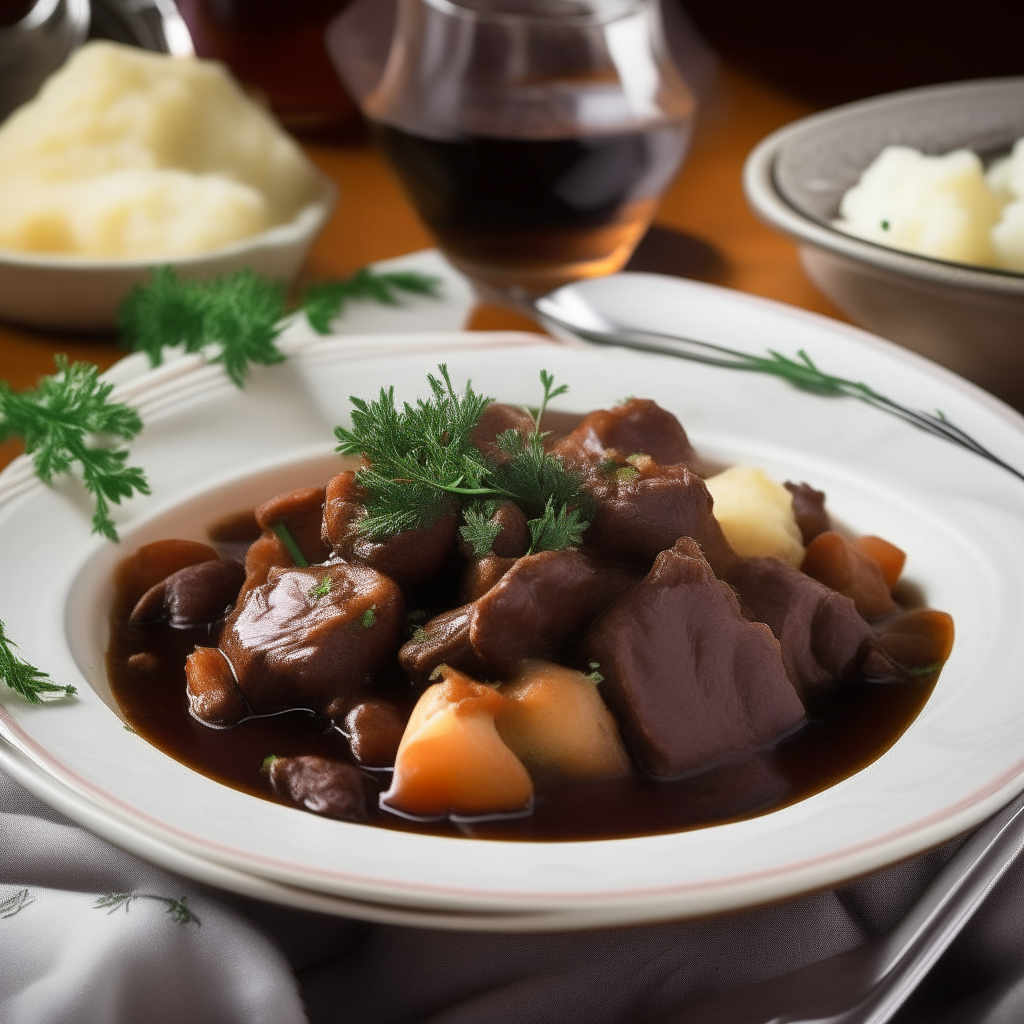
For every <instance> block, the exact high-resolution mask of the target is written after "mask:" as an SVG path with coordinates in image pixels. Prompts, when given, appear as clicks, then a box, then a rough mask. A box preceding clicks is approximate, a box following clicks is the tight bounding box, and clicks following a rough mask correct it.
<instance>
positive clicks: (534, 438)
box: [334, 364, 589, 554]
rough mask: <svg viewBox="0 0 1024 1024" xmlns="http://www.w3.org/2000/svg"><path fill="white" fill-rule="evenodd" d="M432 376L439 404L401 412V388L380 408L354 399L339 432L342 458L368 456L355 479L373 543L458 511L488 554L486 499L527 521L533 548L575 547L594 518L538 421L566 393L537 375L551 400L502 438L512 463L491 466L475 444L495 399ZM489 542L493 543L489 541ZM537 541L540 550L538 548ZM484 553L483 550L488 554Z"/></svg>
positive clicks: (388, 393)
mask: <svg viewBox="0 0 1024 1024" xmlns="http://www.w3.org/2000/svg"><path fill="white" fill-rule="evenodd" d="M438 373H439V376H436V377H435V376H434V374H432V373H431V374H427V383H428V384H429V385H430V390H431V392H432V395H433V397H432V398H431V399H422V398H421V399H419V400H418V401H417V402H416V404H415V405H410V404H409V403H408V402H406V403H404V405H403V407H402V408H401V409H399V408H397V406H396V405H395V391H394V388H387V389H385V388H381V391H380V395H379V396H378V398H377V399H376V401H373V402H366V401H364V400H363V399H361V398H356V397H354V396H353V397H352V398H350V401H351V403H352V406H353V412H352V426H351V427H350V428H347V427H336V428H335V431H334V433H335V436H336V437H337V438H338V441H339V442H340V443H339V444H338V447H337V449H336V451H338V452H339V453H340V454H342V455H362V456H364V459H365V463H366V464H365V465H364V466H363V467H362V468H361V469H359V470H358V471H357V472H356V479H357V480H358V482H359V484H360V485H361V486H362V487H363V488H364V489H365V490H366V509H367V515H366V518H365V519H363V520H362V521H361V523H360V529H361V530H362V531H363V532H364V533H366V534H367V535H368V536H370V537H372V538H375V539H385V538H387V537H393V536H394V535H395V534H397V533H401V532H402V531H403V530H411V529H417V528H420V527H425V526H429V525H431V524H432V523H434V522H436V521H437V520H438V519H439V518H440V517H441V516H442V515H444V514H445V513H447V512H449V511H451V509H452V508H453V506H457V507H461V508H462V509H463V510H464V514H465V518H466V526H467V527H468V528H469V535H468V536H467V535H466V534H465V533H464V534H463V537H464V538H465V539H466V540H467V541H468V542H469V543H470V544H471V545H473V547H474V550H483V551H484V553H485V554H486V552H487V551H489V550H490V542H493V539H494V536H497V531H496V530H491V529H489V528H488V527H487V524H486V522H485V520H490V518H491V516H492V515H493V509H490V510H489V511H488V508H487V507H486V505H485V504H484V503H486V502H487V501H488V499H508V500H510V501H513V502H515V503H516V504H517V505H518V506H519V507H520V508H521V509H522V510H523V511H524V512H525V513H526V514H527V515H529V516H534V517H536V519H534V520H531V521H530V527H531V536H533V538H534V547H533V548H531V550H559V549H560V548H562V547H568V546H570V545H572V544H578V543H579V540H580V537H581V535H582V533H583V531H584V530H585V529H586V528H587V526H588V525H589V524H588V522H587V520H586V518H585V516H586V513H587V511H588V509H589V503H588V501H587V498H586V495H585V494H584V493H583V491H582V488H581V483H580V480H579V478H578V477H577V476H576V475H575V474H573V473H571V472H570V471H569V470H568V469H566V467H565V466H564V465H563V464H562V463H561V462H560V461H559V460H558V459H557V458H555V457H554V456H553V455H551V454H550V453H548V452H547V451H545V450H544V434H543V432H542V431H541V429H540V420H541V416H543V414H544V410H545V408H546V407H547V405H548V402H549V401H550V400H551V399H552V398H555V397H557V396H559V395H562V394H565V392H566V391H567V390H568V388H567V387H566V386H565V385H564V384H563V385H559V386H558V387H555V384H554V378H553V377H552V375H551V374H550V373H548V372H547V371H546V370H542V371H541V374H540V380H541V384H542V385H543V387H544V397H543V400H542V401H541V404H540V406H539V407H538V408H537V409H536V411H535V412H534V414H533V415H534V429H533V430H532V431H531V432H530V433H529V434H527V435H524V434H523V433H521V432H520V431H517V430H507V431H505V433H503V434H501V435H499V437H498V438H497V439H496V443H497V446H498V448H499V450H500V451H501V452H502V454H504V455H506V456H507V457H508V461H507V462H505V463H504V464H503V465H501V466H496V465H494V464H493V463H491V462H490V461H489V460H488V459H487V458H485V457H484V455H483V454H482V453H481V452H480V451H479V450H478V449H477V448H476V447H475V446H474V445H473V444H472V441H471V435H472V432H473V428H474V427H475V426H476V424H477V421H478V420H479V419H480V416H481V415H482V414H483V411H484V410H485V409H486V408H487V406H488V405H490V403H491V401H492V399H490V398H487V397H485V396H483V395H481V394H478V393H477V392H476V391H474V390H473V386H472V382H468V381H467V383H466V386H465V388H464V389H463V391H462V392H461V393H460V392H457V391H456V390H455V387H454V385H453V384H452V381H451V377H450V375H449V373H448V367H447V366H445V365H444V364H442V365H441V366H439V367H438ZM489 532H490V533H491V534H492V535H491V536H490V538H489V540H488V537H487V534H488V533H489ZM538 541H539V542H540V543H542V544H543V545H544V546H543V547H537V544H538ZM485 544H486V547H485Z"/></svg>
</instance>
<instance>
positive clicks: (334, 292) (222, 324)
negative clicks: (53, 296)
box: [118, 267, 440, 387]
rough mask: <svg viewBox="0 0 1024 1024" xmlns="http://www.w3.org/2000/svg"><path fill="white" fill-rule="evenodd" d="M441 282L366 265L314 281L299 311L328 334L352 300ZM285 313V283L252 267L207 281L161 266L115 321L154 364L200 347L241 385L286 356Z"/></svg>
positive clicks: (382, 298)
mask: <svg viewBox="0 0 1024 1024" xmlns="http://www.w3.org/2000/svg"><path fill="white" fill-rule="evenodd" d="M439 284H440V282H439V281H438V279H437V278H434V277H428V276H427V275H425V274H417V273H411V272H397V273H390V274H378V273H376V272H375V271H372V270H370V269H368V268H364V269H362V270H359V271H357V272H356V273H355V274H354V275H353V276H352V277H350V278H348V279H347V280H344V281H325V282H323V283H322V284H316V285H311V286H310V287H309V288H307V289H306V292H305V294H304V296H303V299H302V303H301V306H300V309H302V310H303V311H304V312H305V313H306V315H307V317H308V319H309V322H310V324H311V326H312V327H313V329H314V330H316V331H317V332H318V333H320V334H326V333H327V332H328V331H329V330H330V324H331V321H332V320H333V319H334V318H335V317H336V316H338V315H339V314H340V313H341V312H342V311H343V309H344V307H345V305H346V303H348V302H350V301H352V300H354V299H370V300H373V301H376V302H381V303H384V304H386V305H392V306H393V305H396V304H397V301H398V300H397V298H396V296H397V293H399V292H409V293H415V294H419V295H436V294H437V289H438V286H439ZM288 312H289V310H288V306H287V303H286V301H285V291H284V287H283V286H282V285H281V284H279V283H277V282H274V281H269V280H267V279H266V278H264V277H260V275H259V274H257V273H256V272H255V271H254V270H252V269H250V268H248V267H245V268H243V269H242V270H238V271H236V272H235V273H233V274H228V275H226V276H224V277H218V278H214V279H213V280H210V281H180V280H179V279H178V276H177V274H176V273H175V271H174V269H173V268H172V267H157V268H156V269H155V270H154V271H153V279H152V281H151V282H150V283H149V284H145V285H136V286H135V287H134V288H133V289H132V291H131V293H130V294H129V295H128V297H127V298H126V299H125V300H124V302H122V304H121V309H120V311H119V313H118V327H119V328H120V331H121V339H122V344H123V345H124V347H125V348H128V349H130V350H131V351H133V352H145V353H146V355H148V356H149V360H150V363H151V364H152V365H153V366H159V365H160V363H161V362H162V361H163V353H164V349H166V348H179V347H180V348H183V349H184V351H186V352H203V353H205V354H206V355H207V358H208V359H209V360H210V362H214V363H222V364H223V366H224V370H225V372H226V373H227V375H228V376H229V377H230V378H231V380H232V381H234V383H235V384H237V385H238V387H242V386H243V385H244V383H245V377H246V375H247V373H248V372H249V367H250V365H252V364H258V365H261V366H272V365H274V364H275V363H280V362H282V361H283V360H284V358H285V355H284V353H283V352H282V351H281V350H280V349H279V348H278V347H277V338H278V336H279V335H280V334H281V332H282V331H283V330H284V328H285V327H286V326H287V320H286V317H287V315H288Z"/></svg>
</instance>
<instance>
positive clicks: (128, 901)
mask: <svg viewBox="0 0 1024 1024" xmlns="http://www.w3.org/2000/svg"><path fill="white" fill-rule="evenodd" d="M136 900H156V901H157V902H158V903H163V904H164V905H165V906H166V907H167V913H168V914H170V915H171V919H172V920H173V921H174V922H175V923H176V924H194V925H196V926H197V927H198V926H200V925H202V922H201V921H200V920H199V917H198V916H197V915H196V913H195V912H194V911H193V910H192V909H191V908H190V907H189V905H188V897H187V896H182V897H181V898H180V899H176V900H175V899H171V898H170V897H169V896H156V895H154V894H152V893H146V892H138V893H136V892H108V893H106V894H105V895H103V896H100V897H99V899H97V900H96V902H95V903H94V904H93V908H94V909H95V910H106V911H107V914H108V915H109V914H113V913H114V912H115V911H118V910H124V912H125V913H126V914H127V913H128V911H129V910H130V909H131V905H132V904H133V903H134V902H135V901H136Z"/></svg>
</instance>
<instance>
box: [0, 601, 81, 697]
mask: <svg viewBox="0 0 1024 1024" xmlns="http://www.w3.org/2000/svg"><path fill="white" fill-rule="evenodd" d="M17 649H18V645H17V644H16V643H15V642H14V641H13V640H11V638H10V637H9V636H8V635H7V632H6V629H5V627H4V624H3V622H2V621H0V679H3V681H4V682H5V683H6V684H7V685H8V686H9V687H10V688H11V689H12V690H13V691H14V692H15V693H17V694H20V695H21V696H22V697H24V698H25V700H27V701H28V702H29V703H30V704H43V703H45V702H46V701H52V700H63V699H64V698H65V697H73V696H74V695H75V694H76V693H78V691H77V690H76V689H75V688H74V687H73V686H61V685H59V684H58V683H55V682H54V681H53V680H52V679H51V678H50V676H49V674H48V673H46V672H42V671H40V670H39V669H37V668H36V667H35V666H34V665H30V664H29V663H28V662H27V661H25V660H24V659H23V658H20V657H18V655H17V654H15V653H14V652H15V651H16V650H17Z"/></svg>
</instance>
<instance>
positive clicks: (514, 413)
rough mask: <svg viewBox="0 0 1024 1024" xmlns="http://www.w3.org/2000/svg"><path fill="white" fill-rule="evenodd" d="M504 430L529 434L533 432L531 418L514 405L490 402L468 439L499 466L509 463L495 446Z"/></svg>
mask: <svg viewBox="0 0 1024 1024" xmlns="http://www.w3.org/2000/svg"><path fill="white" fill-rule="evenodd" d="M506 430H518V431H519V432H520V433H522V434H531V433H533V430H534V422H533V417H532V416H531V415H530V414H529V413H528V412H527V411H526V410H525V409H520V408H519V407H518V406H516V405H502V404H501V403H500V402H492V403H491V404H490V405H489V406H487V408H486V409H484V411H483V415H481V417H480V419H479V420H477V423H476V426H475V427H474V428H473V432H472V434H470V436H469V439H470V441H471V443H472V444H473V446H474V447H475V448H478V449H479V450H480V451H481V452H482V453H483V454H484V455H486V456H487V458H488V459H490V460H491V462H493V463H494V464H495V465H497V466H501V465H504V464H505V463H506V462H508V461H509V456H508V455H506V454H505V453H504V452H503V451H501V449H500V448H499V447H498V446H497V444H495V440H496V439H497V437H498V436H499V435H500V434H504V433H505V431H506Z"/></svg>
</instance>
